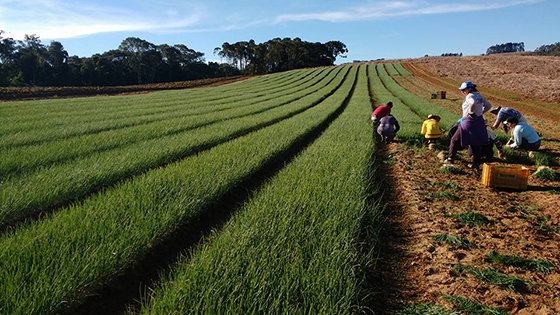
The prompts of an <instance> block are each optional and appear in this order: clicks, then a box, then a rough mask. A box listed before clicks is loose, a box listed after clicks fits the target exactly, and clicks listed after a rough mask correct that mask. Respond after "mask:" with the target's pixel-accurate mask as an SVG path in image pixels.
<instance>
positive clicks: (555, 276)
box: [374, 143, 560, 314]
mask: <svg viewBox="0 0 560 315" xmlns="http://www.w3.org/2000/svg"><path fill="white" fill-rule="evenodd" d="M383 150H384V153H383V154H384V155H385V156H386V158H387V159H388V161H390V163H388V165H386V166H385V172H386V174H387V181H388V187H389V198H388V200H389V201H388V207H389V209H388V212H389V216H388V222H387V223H386V227H385V233H384V240H382V242H381V243H382V244H383V245H382V248H381V249H380V251H381V257H380V260H379V262H378V264H377V266H378V271H379V282H380V283H381V284H382V285H383V286H382V287H383V288H384V289H387V290H384V291H383V292H381V293H380V296H379V298H378V303H379V305H377V306H375V308H374V309H375V310H376V314H393V313H394V312H395V311H396V310H398V309H399V308H401V307H402V304H403V303H425V302H431V303H434V304H438V305H446V306H448V307H449V308H451V305H449V303H447V302H446V301H445V300H444V299H443V298H442V295H445V294H448V295H455V296H461V297H467V298H469V299H472V300H476V301H478V302H480V303H482V304H485V305H493V306H498V307H502V308H504V309H506V310H508V311H509V312H511V314H560V272H559V271H560V270H559V269H560V256H559V254H558V253H560V234H558V233H554V232H551V231H553V230H552V229H547V228H546V227H549V228H553V229H559V228H560V225H559V223H560V197H559V196H560V195H558V194H555V192H557V191H558V190H559V189H560V186H559V184H558V182H551V181H544V180H539V179H536V178H532V177H531V178H530V179H529V185H530V187H529V189H528V190H527V191H523V192H518V191H508V190H498V189H494V188H487V187H484V186H483V185H482V184H481V182H480V179H481V174H480V172H477V171H474V170H470V169H468V168H467V167H466V166H465V163H458V164H457V166H458V167H460V168H462V169H463V171H464V174H462V175H450V174H443V173H441V172H440V167H441V164H440V162H439V159H438V158H437V157H436V153H437V152H434V151H428V150H427V149H425V148H420V149H418V148H415V149H414V148H411V147H407V146H405V145H403V144H399V143H392V144H389V145H387V146H385V147H384V148H383ZM500 164H502V165H503V164H504V163H503V162H500ZM531 170H532V171H534V170H535V167H531ZM556 170H557V171H558V168H556ZM448 182H453V183H456V184H458V185H459V186H460V189H451V188H444V187H439V186H437V185H434V184H435V183H448ZM434 192H448V193H450V194H452V195H453V196H456V197H458V198H460V200H458V201H453V200H450V199H447V198H443V197H434V196H431V195H430V193H434ZM463 212H478V213H480V214H483V215H484V216H486V217H488V218H489V219H490V220H492V221H493V222H494V223H493V224H489V225H483V226H480V227H473V226H468V225H464V224H461V223H458V222H456V220H454V219H453V218H449V217H446V216H444V215H452V214H457V213H463ZM538 216H540V217H544V218H548V221H547V222H546V224H545V226H546V227H539V226H538V224H536V221H537V219H535V217H538ZM556 231H558V230H556ZM441 233H445V234H450V235H456V236H461V237H462V238H464V239H466V240H468V241H470V242H472V243H473V244H474V246H473V247H471V248H470V249H461V248H454V247H451V246H449V245H447V244H437V243H436V242H434V240H433V239H432V236H434V235H437V234H441ZM491 251H497V252H498V253H500V254H515V255H518V256H520V257H523V258H539V259H547V260H549V261H550V262H552V263H554V264H555V265H556V269H555V270H554V271H553V272H552V273H550V274H548V275H546V274H541V273H537V272H531V271H523V270H519V269H515V268H512V267H505V266H501V265H497V264H493V263H489V262H487V261H486V260H485V255H487V254H488V253H490V252H491ZM456 264H462V265H470V266H475V267H477V268H485V267H492V268H495V269H497V270H499V271H500V272H502V273H505V274H508V275H511V276H516V277H519V278H521V279H524V280H527V281H531V282H532V283H533V284H536V285H537V286H536V287H535V288H533V289H531V290H530V291H529V292H524V293H515V292H512V291H509V290H505V289H501V288H498V287H495V286H492V285H489V284H486V283H483V282H480V281H479V280H476V279H475V278H474V277H472V276H470V275H468V276H457V275H454V274H453V272H452V270H453V268H454V266H455V265H456Z"/></svg>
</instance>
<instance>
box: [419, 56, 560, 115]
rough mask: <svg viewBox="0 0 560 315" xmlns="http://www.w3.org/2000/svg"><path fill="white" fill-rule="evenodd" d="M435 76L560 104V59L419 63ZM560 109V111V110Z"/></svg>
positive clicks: (434, 59) (435, 59)
mask: <svg viewBox="0 0 560 315" xmlns="http://www.w3.org/2000/svg"><path fill="white" fill-rule="evenodd" d="M413 63H414V64H415V65H418V66H420V67H422V68H424V69H426V70H428V71H430V72H432V73H434V74H437V75H439V76H442V77H449V78H451V79H454V80H456V81H459V82H460V81H467V80H469V81H472V82H474V83H475V84H477V85H480V86H487V87H493V88H497V89H501V90H505V91H513V92H516V93H518V94H521V95H524V96H527V97H531V98H535V99H539V100H543V101H546V102H554V103H560V58H558V57H550V56H527V55H524V54H495V55H489V56H472V57H428V58H420V59H415V60H414V61H413ZM559 108H560V107H559Z"/></svg>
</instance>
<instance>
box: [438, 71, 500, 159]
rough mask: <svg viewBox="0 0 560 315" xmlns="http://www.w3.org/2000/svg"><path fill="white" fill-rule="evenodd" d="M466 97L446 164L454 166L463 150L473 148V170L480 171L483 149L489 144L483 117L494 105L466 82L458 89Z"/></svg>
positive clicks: (470, 83) (474, 86)
mask: <svg viewBox="0 0 560 315" xmlns="http://www.w3.org/2000/svg"><path fill="white" fill-rule="evenodd" d="M458 90H459V91H461V94H463V96H465V101H464V102H463V105H462V109H463V117H462V120H461V123H460V124H459V126H458V128H457V131H456V132H455V134H453V138H451V141H450V144H449V154H448V157H447V159H446V160H444V163H445V164H452V163H453V161H454V158H455V155H456V154H457V151H458V150H460V149H461V148H466V147H468V146H470V147H471V150H472V152H473V163H472V165H471V167H472V168H475V169H478V167H479V166H480V163H481V147H482V146H483V145H485V144H487V143H488V132H487V131H486V123H485V122H484V118H483V117H482V115H484V113H486V112H487V111H489V110H490V108H491V107H492V105H491V104H490V102H488V101H487V100H486V99H485V98H484V97H483V96H482V95H480V94H479V93H478V90H477V89H476V85H474V84H473V83H472V82H470V81H465V82H463V83H462V84H461V86H460V87H459V88H458Z"/></svg>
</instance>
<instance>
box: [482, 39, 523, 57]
mask: <svg viewBox="0 0 560 315" xmlns="http://www.w3.org/2000/svg"><path fill="white" fill-rule="evenodd" d="M522 51H525V43H523V42H521V43H506V44H499V45H494V46H490V47H489V48H488V49H487V50H486V54H487V55H492V54H502V53H511V52H522Z"/></svg>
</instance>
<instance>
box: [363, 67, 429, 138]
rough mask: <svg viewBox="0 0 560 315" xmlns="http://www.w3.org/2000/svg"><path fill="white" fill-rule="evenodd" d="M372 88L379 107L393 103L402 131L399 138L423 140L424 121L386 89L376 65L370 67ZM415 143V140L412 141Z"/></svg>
mask: <svg viewBox="0 0 560 315" xmlns="http://www.w3.org/2000/svg"><path fill="white" fill-rule="evenodd" d="M368 67H369V71H368V72H369V79H370V88H371V92H372V94H373V97H374V99H375V100H376V101H377V102H378V104H379V105H383V104H387V103H388V102H393V108H392V109H391V113H392V114H393V116H395V118H396V119H397V120H398V121H399V125H400V126H401V130H400V131H399V132H398V133H397V137H398V138H400V139H402V140H405V141H406V140H407V139H415V140H417V139H421V135H420V131H421V130H422V120H421V119H420V118H419V117H418V115H416V114H415V113H414V112H413V111H411V110H410V108H408V106H406V105H405V104H403V103H402V102H401V101H400V100H399V99H398V98H396V97H395V96H394V95H393V94H392V93H391V92H390V91H389V90H387V89H386V88H385V86H384V85H383V82H382V81H381V79H380V78H379V75H378V74H377V68H376V66H375V65H368ZM412 141H414V140H412Z"/></svg>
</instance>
